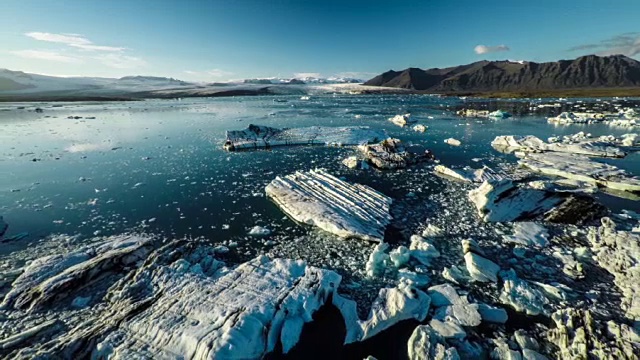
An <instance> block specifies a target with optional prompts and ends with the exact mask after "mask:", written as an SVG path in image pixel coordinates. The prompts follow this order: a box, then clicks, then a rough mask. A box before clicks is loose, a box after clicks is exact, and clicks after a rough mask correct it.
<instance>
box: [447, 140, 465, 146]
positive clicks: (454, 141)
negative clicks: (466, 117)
mask: <svg viewBox="0 0 640 360" xmlns="http://www.w3.org/2000/svg"><path fill="white" fill-rule="evenodd" d="M444 142H445V144H449V145H451V146H460V145H462V142H460V140H457V139H454V138H448V139H444Z"/></svg>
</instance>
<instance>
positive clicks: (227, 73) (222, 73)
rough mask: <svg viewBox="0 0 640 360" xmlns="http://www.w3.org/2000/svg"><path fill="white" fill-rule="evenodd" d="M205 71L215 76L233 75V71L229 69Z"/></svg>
mask: <svg viewBox="0 0 640 360" xmlns="http://www.w3.org/2000/svg"><path fill="white" fill-rule="evenodd" d="M205 73H206V74H208V75H211V76H213V77H222V76H229V75H233V73H232V72H228V71H224V70H220V69H212V70H208V71H205Z"/></svg>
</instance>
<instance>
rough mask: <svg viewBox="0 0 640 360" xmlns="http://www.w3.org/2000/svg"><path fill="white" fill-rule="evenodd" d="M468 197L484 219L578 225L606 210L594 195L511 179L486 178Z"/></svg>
mask: <svg viewBox="0 0 640 360" xmlns="http://www.w3.org/2000/svg"><path fill="white" fill-rule="evenodd" d="M469 199H470V200H471V201H472V202H473V203H474V204H475V206H476V208H477V209H478V214H479V215H480V217H481V218H482V219H483V220H484V221H499V222H505V221H523V220H534V219H544V220H546V221H551V222H561V223H573V224H576V223H582V222H584V221H587V220H590V219H592V218H594V217H596V216H598V215H600V214H601V213H602V212H603V211H604V208H603V207H602V206H601V205H599V204H597V203H596V202H595V201H594V200H593V199H592V198H588V197H584V196H579V195H576V194H569V193H555V192H548V191H541V190H534V189H531V188H518V187H517V186H516V185H515V184H514V183H513V182H511V181H510V180H500V181H485V182H484V183H482V185H480V187H478V188H476V189H473V190H471V191H469Z"/></svg>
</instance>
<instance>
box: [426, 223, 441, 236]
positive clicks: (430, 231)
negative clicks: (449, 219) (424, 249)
mask: <svg viewBox="0 0 640 360" xmlns="http://www.w3.org/2000/svg"><path fill="white" fill-rule="evenodd" d="M442 235H444V231H442V229H440V228H439V227H437V226H435V225H433V224H429V225H427V227H426V228H425V229H424V230H423V231H422V236H423V237H425V238H434V237H440V236H442Z"/></svg>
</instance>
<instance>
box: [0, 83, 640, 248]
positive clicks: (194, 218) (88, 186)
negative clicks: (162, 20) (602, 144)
mask: <svg viewBox="0 0 640 360" xmlns="http://www.w3.org/2000/svg"><path fill="white" fill-rule="evenodd" d="M280 98H281V99H287V100H288V102H274V101H273V97H235V98H217V99H188V100H183V101H177V100H149V101H142V102H123V103H72V104H69V103H64V104H59V103H58V104H55V103H49V104H3V105H0V215H2V216H4V219H5V221H6V222H7V223H9V225H10V227H9V232H8V235H12V234H17V233H20V232H29V234H30V235H29V237H27V238H26V239H24V240H22V241H20V242H19V243H13V244H11V245H10V246H11V247H18V248H21V247H24V246H28V244H30V243H32V242H34V241H37V240H38V239H40V238H42V237H44V236H46V235H49V234H52V233H66V234H80V235H84V236H92V235H94V234H100V235H109V234H114V233H121V232H123V231H128V230H132V229H133V230H144V231H149V232H153V233H160V234H166V235H175V236H194V237H196V236H205V237H208V238H210V239H212V240H218V239H219V240H222V239H232V238H234V237H242V236H245V235H246V233H247V230H248V229H249V228H251V227H253V226H254V225H266V226H269V227H270V228H275V229H277V230H278V231H279V232H280V235H282V236H285V237H287V236H290V237H294V236H296V235H297V234H299V233H300V232H304V231H306V229H304V228H301V227H299V226H296V225H295V224H293V223H292V222H291V221H290V220H288V219H286V218H284V216H283V214H282V213H281V212H280V211H279V210H278V209H277V208H276V207H275V205H273V204H272V203H271V202H270V201H269V200H268V199H266V198H265V197H264V186H265V185H266V184H267V183H268V182H269V181H271V180H272V179H273V178H275V177H276V176H279V175H286V174H288V173H291V172H293V171H296V170H308V169H310V168H315V167H324V168H327V169H329V170H331V171H332V172H334V173H336V174H338V175H340V176H344V177H346V178H347V179H349V180H354V181H358V182H361V183H364V184H367V185H370V186H372V187H374V188H376V189H378V190H380V191H382V192H383V193H385V194H387V195H390V196H392V197H396V198H401V197H403V196H405V195H406V193H407V192H409V191H413V190H415V189H416V188H417V189H422V187H421V182H425V181H428V178H426V177H424V176H423V175H421V174H419V173H416V172H414V170H412V169H409V170H406V171H400V172H396V173H389V172H378V171H375V170H369V171H360V170H349V169H347V168H345V167H344V166H342V165H341V164H340V161H341V160H342V159H343V158H344V157H346V156H348V155H351V154H353V153H354V152H355V150H354V149H352V148H325V147H295V148H277V149H273V150H270V151H251V152H238V153H228V152H225V151H224V150H223V149H222V146H221V145H222V143H223V140H224V137H225V131H226V130H235V129H242V128H245V127H246V126H248V125H249V124H251V123H253V124H260V125H267V126H273V127H301V126H311V125H324V126H346V125H368V126H371V127H374V128H384V129H386V130H387V131H388V133H389V134H390V135H391V136H394V137H398V138H400V139H401V140H403V141H405V142H409V143H415V144H422V145H425V146H426V147H428V148H430V149H431V150H432V151H433V153H434V154H435V155H436V157H437V158H438V159H440V160H441V162H442V163H443V164H446V165H453V166H458V165H470V166H472V167H479V166H480V165H481V164H486V165H496V164H497V163H500V162H515V157H513V156H511V155H504V154H500V153H498V152H496V151H495V150H494V149H492V148H491V146H490V142H491V140H493V138H494V137H495V136H498V135H536V136H539V137H541V138H543V139H546V138H548V137H550V136H559V135H566V134H573V133H576V132H578V131H585V132H589V133H592V134H593V135H606V134H614V135H620V134H623V133H626V132H629V130H628V129H616V128H611V127H608V126H606V125H571V126H562V127H554V126H553V125H550V124H547V122H546V119H544V118H543V117H541V116H539V117H535V116H527V117H515V118H511V119H505V120H499V121H494V120H486V119H484V120H478V119H463V118H460V117H457V116H456V115H455V114H454V112H452V111H450V110H448V109H449V108H452V107H453V106H454V105H456V104H459V103H460V102H461V100H459V99H447V98H437V97H429V96H389V95H385V96H383V95H370V96H362V95H360V96H350V95H340V96H316V97H312V98H311V100H308V101H302V100H299V99H298V98H297V97H280ZM23 106H24V107H25V108H24V109H18V107H23ZM36 107H41V108H42V109H43V110H44V112H43V113H36V112H34V111H33V109H35V108H36ZM405 112H411V113H412V115H413V117H414V118H416V119H417V120H418V121H419V122H420V123H423V124H425V125H427V126H428V130H427V132H425V133H416V132H414V131H412V130H411V129H410V128H400V127H397V126H395V125H393V124H392V123H391V122H389V121H387V118H388V117H391V116H393V115H395V114H400V113H405ZM355 115H360V117H358V118H356V116H355ZM69 116H81V117H82V119H69V118H68V117H69ZM87 117H95V119H87ZM449 137H453V138H456V139H459V140H460V141H462V146H460V147H452V146H449V145H447V144H445V143H443V140H444V139H446V138H449ZM34 159H35V160H36V161H33V160H34ZM474 160H475V161H474ZM639 160H640V157H639V155H638V154H637V153H635V154H631V155H629V156H628V157H627V158H625V159H620V160H611V161H612V162H613V163H614V164H615V165H616V166H619V167H621V168H623V169H626V170H628V171H630V172H631V173H633V174H640V161H639ZM423 190H424V191H427V192H428V191H437V186H434V187H428V186H427V187H424V189H423ZM601 198H602V201H603V202H604V203H605V204H607V205H609V206H610V207H612V208H616V209H622V208H626V209H631V210H636V211H638V210H639V209H640V206H639V205H638V204H637V202H635V201H631V200H624V199H618V198H612V197H607V196H601ZM151 219H155V220H152V221H150V220H151Z"/></svg>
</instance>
